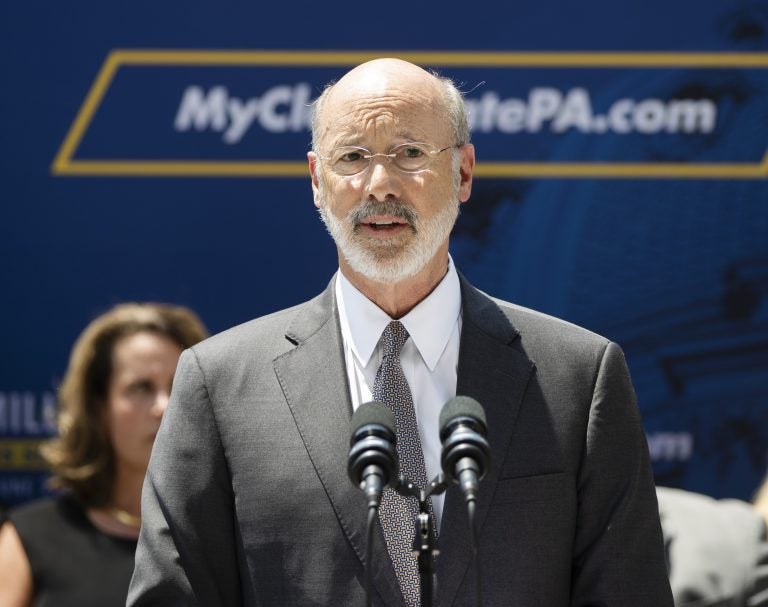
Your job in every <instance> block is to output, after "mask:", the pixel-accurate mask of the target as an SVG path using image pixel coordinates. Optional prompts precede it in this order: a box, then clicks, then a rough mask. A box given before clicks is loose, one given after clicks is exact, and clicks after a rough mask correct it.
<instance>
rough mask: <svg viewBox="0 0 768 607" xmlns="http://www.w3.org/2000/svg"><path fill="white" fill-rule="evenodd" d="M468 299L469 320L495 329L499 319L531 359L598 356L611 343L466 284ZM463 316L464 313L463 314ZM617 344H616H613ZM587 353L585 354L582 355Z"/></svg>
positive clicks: (499, 322)
mask: <svg viewBox="0 0 768 607" xmlns="http://www.w3.org/2000/svg"><path fill="white" fill-rule="evenodd" d="M468 286H469V287H470V289H468V293H469V295H468V297H467V300H466V301H467V303H469V305H470V306H471V308H472V309H473V313H472V314H471V316H472V320H473V321H474V322H475V323H476V324H478V326H480V327H481V330H483V329H484V328H485V327H490V328H491V331H494V330H495V331H497V332H499V330H498V327H500V326H501V324H502V323H507V325H508V327H509V328H511V335H512V336H513V338H512V341H516V339H517V337H518V336H519V342H518V343H519V344H520V346H521V347H522V348H523V349H524V350H525V351H526V353H527V355H528V356H529V357H531V358H532V359H534V360H537V359H538V360H557V361H561V362H562V361H563V360H565V359H568V358H576V359H589V360H595V361H597V360H599V359H600V358H601V357H602V355H603V354H604V353H605V351H606V349H607V348H608V346H609V345H610V344H611V343H612V342H611V341H610V340H609V339H608V338H606V337H604V336H602V335H599V334H597V333H595V332H594V331H590V330H589V329H586V328H584V327H581V326H578V325H576V324H574V323H572V322H569V321H567V320H563V319H561V318H557V317H555V316H551V315H549V314H545V313H543V312H539V311H537V310H533V309H531V308H526V307H525V306H521V305H518V304H515V303H511V302H509V301H505V300H503V299H500V298H498V297H494V296H493V295H490V294H487V293H485V292H483V291H480V290H479V289H477V288H475V287H472V286H471V285H468ZM465 318H466V314H465ZM613 347H614V348H617V349H618V351H620V348H618V346H617V345H615V344H614V345H613ZM585 357H586V358H585Z"/></svg>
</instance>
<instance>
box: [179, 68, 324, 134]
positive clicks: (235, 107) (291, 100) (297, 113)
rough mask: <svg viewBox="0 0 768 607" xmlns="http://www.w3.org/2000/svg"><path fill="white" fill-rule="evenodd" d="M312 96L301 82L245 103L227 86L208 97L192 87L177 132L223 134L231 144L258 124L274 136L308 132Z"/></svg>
mask: <svg viewBox="0 0 768 607" xmlns="http://www.w3.org/2000/svg"><path fill="white" fill-rule="evenodd" d="M311 92H312V89H311V87H310V85H309V84H307V83H306V82H299V83H298V84H295V85H293V86H287V85H280V86H274V87H272V88H270V89H268V90H266V91H265V92H264V93H263V94H262V95H261V97H252V98H250V99H241V98H239V97H235V96H232V95H230V94H229V89H227V87H225V86H215V87H213V88H211V89H209V90H208V92H207V93H206V92H205V91H204V90H203V88H202V87H199V86H188V87H187V88H186V90H185V91H184V95H183V97H182V99H181V104H180V105H179V109H178V111H177V112H176V119H175V120H174V128H175V129H176V130H177V131H179V132H185V131H189V130H191V129H194V130H196V131H206V130H212V131H216V132H220V133H222V140H223V141H224V142H225V143H228V144H235V143H238V142H240V141H241V140H242V138H243V136H244V135H245V134H246V132H247V131H248V130H249V129H250V128H251V127H252V126H253V125H254V124H255V123H258V124H259V126H261V128H263V129H264V130H265V131H268V132H270V133H278V134H279V133H288V132H294V133H297V132H301V131H306V130H308V129H309V121H310V111H309V108H310V94H311Z"/></svg>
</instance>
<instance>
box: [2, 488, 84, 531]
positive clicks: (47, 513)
mask: <svg viewBox="0 0 768 607" xmlns="http://www.w3.org/2000/svg"><path fill="white" fill-rule="evenodd" d="M82 516H83V514H82V508H80V506H78V505H77V504H76V503H75V502H74V500H72V499H71V498H70V497H68V496H64V495H60V496H51V497H42V498H38V499H35V500H32V501H30V502H26V503H24V504H21V505H19V506H16V507H14V508H11V509H10V510H9V512H8V520H9V521H11V522H12V523H13V525H14V526H15V527H16V528H17V529H26V528H30V529H38V528H40V527H41V526H43V525H46V524H49V523H52V522H53V521H58V520H65V519H66V520H71V519H79V518H82Z"/></svg>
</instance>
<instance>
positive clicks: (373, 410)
mask: <svg viewBox="0 0 768 607" xmlns="http://www.w3.org/2000/svg"><path fill="white" fill-rule="evenodd" d="M369 424H379V425H381V426H384V427H385V428H387V429H388V430H391V431H392V432H393V433H394V432H395V416H394V414H393V413H392V410H391V409H390V408H389V407H387V405H385V404H384V403H380V402H378V401H372V402H370V403H365V404H362V405H360V406H359V407H358V408H357V410H356V411H355V412H354V413H353V414H352V422H351V424H350V427H351V428H352V433H353V434H354V433H355V432H357V431H358V430H359V429H360V428H362V427H363V426H367V425H369Z"/></svg>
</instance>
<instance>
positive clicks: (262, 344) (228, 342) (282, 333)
mask: <svg viewBox="0 0 768 607" xmlns="http://www.w3.org/2000/svg"><path fill="white" fill-rule="evenodd" d="M328 297H329V291H328V290H326V291H325V292H323V293H321V294H320V295H318V296H317V297H315V298H314V299H312V300H310V301H307V302H304V303H301V304H298V305H295V306H292V307H290V308H285V309H283V310H278V311H276V312H272V313H271V314H267V315H265V316H261V317H259V318H255V319H253V320H249V321H247V322H244V323H242V324H239V325H236V326H234V327H231V328H229V329H226V330H224V331H222V332H220V333H217V334H215V335H212V336H211V337H209V338H207V339H205V340H203V341H201V342H200V343H198V344H196V345H195V346H192V348H190V349H191V350H192V351H193V352H194V354H195V356H196V357H197V359H198V360H200V361H205V360H215V361H219V362H225V363H226V361H242V360H244V357H245V358H250V357H261V356H265V357H268V358H270V359H271V358H274V357H275V356H278V355H279V354H280V353H282V352H284V351H286V350H288V349H290V348H292V347H293V344H292V343H291V342H290V337H289V332H290V328H291V326H293V325H294V324H296V323H297V321H298V320H299V319H301V318H302V317H305V316H307V315H311V314H314V313H317V311H318V310H322V311H324V313H326V314H327V315H328V316H329V317H330V311H331V309H332V306H331V305H329V303H328V300H327V298H328Z"/></svg>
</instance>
